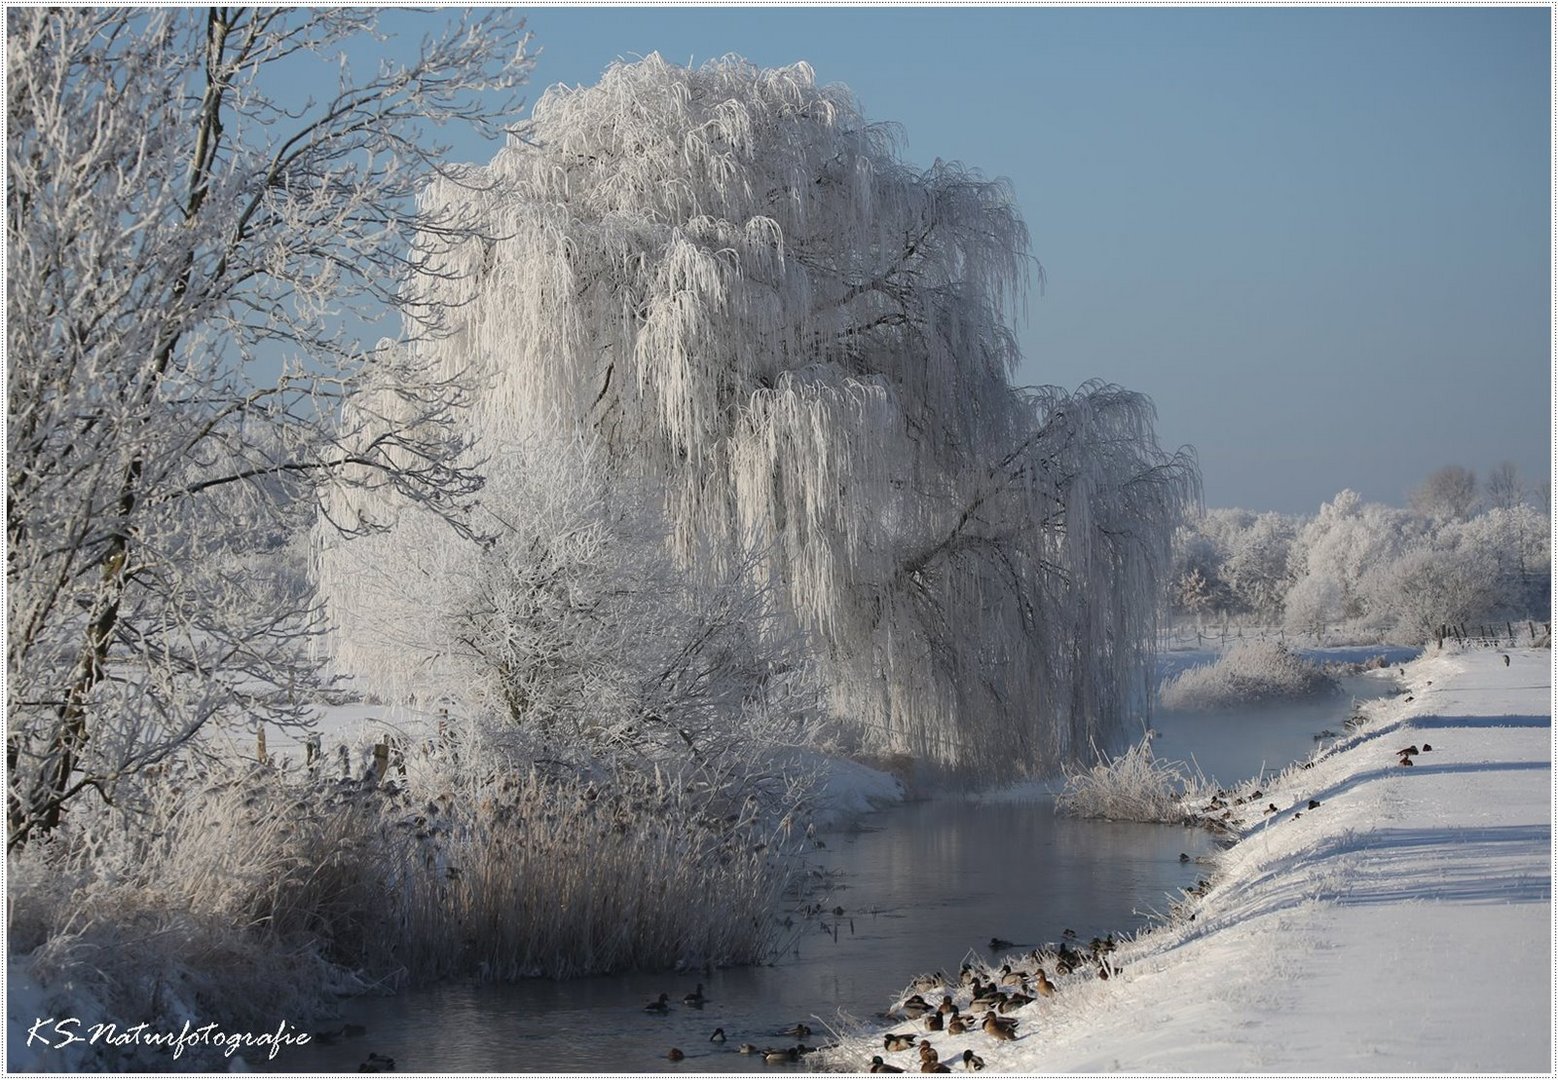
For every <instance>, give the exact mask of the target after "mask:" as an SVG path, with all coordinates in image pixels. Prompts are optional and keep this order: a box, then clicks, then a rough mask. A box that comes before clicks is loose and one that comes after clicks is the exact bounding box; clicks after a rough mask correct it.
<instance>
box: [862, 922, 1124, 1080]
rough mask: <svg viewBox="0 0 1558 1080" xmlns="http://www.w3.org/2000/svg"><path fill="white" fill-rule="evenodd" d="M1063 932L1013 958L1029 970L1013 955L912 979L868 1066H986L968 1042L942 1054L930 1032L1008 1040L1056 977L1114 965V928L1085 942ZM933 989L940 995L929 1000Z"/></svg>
mask: <svg viewBox="0 0 1558 1080" xmlns="http://www.w3.org/2000/svg"><path fill="white" fill-rule="evenodd" d="M1064 937H1065V939H1066V940H1065V941H1063V942H1062V943H1061V944H1059V945H1049V946H1045V947H1043V948H1040V949H1035V950H1033V951H1032V952H1030V953H1028V954H1026V955H1025V956H1023V957H1021V958H1019V959H1018V960H1017V961H1016V962H1017V963H1020V964H1024V965H1026V968H1027V969H1026V970H1024V969H1021V968H1017V967H1014V966H1013V963H1012V962H1011V961H1008V962H1006V963H1003V964H1002V965H1001V966H1000V967H999V968H994V969H992V968H990V967H988V966H980V967H978V968H976V967H975V966H973V965H970V964H965V965H963V968H962V969H961V970H960V971H959V972H958V977H957V979H956V981H955V982H954V981H953V980H949V979H948V978H947V977H946V976H945V975H943V974H941V973H940V972H937V973H936V974H934V975H922V976H920V977H919V978H917V979H915V980H914V983H913V984H912V986H911V987H910V989H911V991H912V993H910V994H909V996H908V997H906V998H904V999H903V1000H902V1001H900V1002H899V1003H898V1004H897V1005H896V1006H895V1007H894V1008H893V1010H892V1011H891V1013H890V1015H892V1016H893V1017H895V1018H897V1019H898V1020H899V1023H897V1024H895V1025H894V1026H893V1027H892V1028H890V1029H889V1030H888V1031H887V1032H886V1033H885V1034H884V1035H883V1036H882V1053H880V1054H876V1055H874V1056H873V1057H872V1058H871V1064H870V1066H869V1067H868V1069H867V1071H868V1072H873V1073H901V1072H905V1071H909V1070H911V1069H912V1068H914V1067H915V1065H916V1062H917V1067H918V1071H919V1072H922V1073H944V1072H951V1071H952V1069H953V1068H954V1067H957V1066H959V1065H961V1066H962V1067H963V1068H964V1069H966V1070H967V1071H969V1072H977V1071H978V1070H980V1069H983V1068H984V1067H985V1062H984V1059H983V1058H981V1057H980V1056H979V1055H978V1054H976V1053H975V1052H974V1050H973V1049H972V1048H968V1049H965V1050H964V1051H963V1052H962V1054H961V1055H954V1056H952V1057H949V1058H943V1057H942V1056H941V1053H940V1051H938V1050H937V1049H936V1047H935V1046H934V1044H932V1043H931V1042H930V1040H929V1038H928V1037H927V1036H928V1035H930V1034H933V1033H938V1032H939V1033H944V1034H946V1035H948V1036H957V1035H964V1034H970V1033H973V1032H976V1031H982V1032H983V1033H984V1034H985V1035H987V1036H989V1037H990V1038H991V1039H993V1040H995V1041H996V1042H1012V1041H1014V1040H1016V1039H1019V1038H1022V1037H1023V1035H1021V1034H1019V1031H1018V1028H1019V1024H1029V1023H1031V1018H1028V1017H1021V1016H1020V1015H1014V1014H1021V1013H1022V1011H1023V1010H1024V1009H1026V1008H1028V1006H1030V1005H1032V1004H1034V1003H1035V1002H1036V1001H1038V1000H1039V999H1040V998H1051V997H1054V996H1055V995H1056V994H1057V993H1058V992H1059V990H1058V988H1057V985H1056V981H1057V980H1059V979H1062V978H1064V977H1065V976H1067V975H1070V974H1072V973H1073V972H1084V973H1090V974H1092V975H1094V976H1095V977H1096V978H1099V979H1108V978H1109V977H1110V975H1111V974H1116V973H1118V971H1119V968H1118V967H1117V966H1116V965H1115V964H1114V962H1113V960H1112V958H1111V955H1110V954H1112V953H1113V952H1114V949H1115V941H1114V936H1113V935H1112V934H1111V935H1110V936H1109V937H1107V938H1094V939H1093V940H1092V942H1091V943H1089V944H1088V945H1083V946H1079V945H1077V944H1075V937H1076V935H1075V934H1074V933H1073V932H1072V931H1070V930H1067V931H1066V932H1065V935H1064ZM1009 945H1010V942H1004V941H1001V940H999V939H992V940H991V942H990V947H991V951H992V952H999V951H1000V950H1001V948H1002V947H1005V946H1009ZM1051 972H1053V976H1052V975H1051ZM937 997H939V998H940V1001H939V1002H935V1003H934V1004H933V1003H932V1002H933V999H935V998H937ZM894 1054H907V1055H911V1056H910V1057H908V1058H904V1059H900V1060H901V1061H902V1064H895V1063H894V1062H893V1061H891V1060H889V1056H890V1055H894Z"/></svg>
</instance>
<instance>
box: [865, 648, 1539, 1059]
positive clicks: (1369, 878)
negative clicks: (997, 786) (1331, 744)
mask: <svg viewBox="0 0 1558 1080" xmlns="http://www.w3.org/2000/svg"><path fill="white" fill-rule="evenodd" d="M1511 661H1512V662H1511V663H1510V664H1509V666H1507V667H1506V666H1505V663H1504V660H1503V659H1502V656H1501V655H1500V654H1499V653H1497V652H1494V651H1481V652H1476V653H1467V654H1461V655H1449V656H1435V657H1429V658H1425V659H1423V660H1419V661H1417V662H1415V663H1414V664H1412V665H1411V666H1410V667H1408V669H1407V674H1406V680H1405V682H1406V685H1407V686H1408V687H1409V688H1410V689H1409V693H1408V694H1407V695H1402V696H1401V697H1396V698H1390V699H1383V700H1381V701H1379V702H1375V703H1372V704H1371V706H1370V715H1371V717H1372V718H1373V719H1372V722H1371V723H1370V724H1368V725H1367V726H1366V727H1365V728H1363V729H1362V730H1361V731H1360V732H1359V733H1358V734H1357V735H1356V736H1354V737H1351V738H1349V739H1347V740H1346V741H1345V742H1344V743H1343V744H1341V745H1339V746H1338V748H1336V750H1335V751H1334V752H1332V753H1329V754H1327V755H1326V756H1324V757H1323V758H1322V759H1320V760H1319V761H1318V762H1317V763H1316V764H1315V765H1314V766H1313V767H1312V768H1309V769H1303V770H1299V769H1295V770H1292V771H1291V772H1289V773H1288V774H1286V775H1285V776H1284V777H1283V778H1282V782H1281V783H1279V785H1278V786H1276V787H1272V788H1268V789H1267V790H1266V791H1264V792H1263V794H1262V797H1261V798H1260V799H1258V800H1257V801H1254V802H1252V803H1250V804H1249V805H1248V806H1245V807H1240V808H1239V809H1240V810H1242V811H1249V813H1248V814H1247V817H1246V822H1245V825H1244V828H1243V830H1242V832H1241V834H1240V839H1239V842H1238V843H1237V844H1236V845H1235V846H1234V847H1233V848H1231V849H1230V850H1229V851H1228V852H1226V853H1225V855H1224V856H1223V858H1222V861H1221V863H1220V865H1219V867H1218V871H1217V873H1216V875H1215V877H1214V880H1213V882H1212V886H1211V888H1209V889H1208V890H1207V892H1206V894H1205V895H1204V896H1203V897H1201V898H1200V899H1199V900H1196V901H1193V902H1192V903H1193V906H1192V907H1190V908H1189V911H1193V912H1194V914H1195V918H1194V921H1189V920H1179V921H1176V922H1175V923H1173V924H1171V925H1169V926H1167V927H1164V928H1163V929H1161V930H1159V931H1158V932H1156V933H1153V934H1150V935H1146V936H1145V937H1144V938H1142V939H1141V940H1140V941H1137V942H1134V943H1131V944H1129V945H1126V946H1122V947H1121V948H1120V949H1119V950H1118V952H1117V953H1116V954H1115V957H1116V959H1117V961H1118V962H1119V963H1121V964H1123V965H1124V970H1123V971H1122V972H1120V973H1118V974H1117V975H1116V976H1115V977H1114V978H1111V979H1109V980H1107V981H1102V980H1099V979H1097V978H1095V977H1093V976H1092V974H1091V973H1089V972H1084V973H1079V974H1076V975H1071V976H1068V977H1066V978H1064V979H1062V980H1060V991H1059V993H1058V994H1057V995H1056V996H1055V997H1054V998H1052V999H1048V1000H1043V999H1041V1000H1040V1001H1038V1002H1036V1003H1035V1004H1033V1005H1030V1006H1028V1007H1026V1008H1024V1009H1023V1010H1021V1011H1020V1012H1019V1013H1018V1014H1017V1015H1018V1017H1019V1019H1020V1020H1021V1021H1022V1023H1021V1027H1020V1031H1021V1032H1022V1037H1020V1038H1019V1039H1018V1040H1017V1041H1015V1042H1000V1043H997V1042H993V1041H992V1040H991V1039H989V1038H988V1037H986V1036H985V1035H984V1034H983V1033H978V1032H976V1033H975V1034H970V1035H963V1036H958V1037H956V1038H953V1037H946V1036H930V1037H931V1038H932V1039H933V1040H934V1042H935V1046H936V1049H937V1051H938V1052H939V1054H940V1056H941V1057H942V1059H943V1060H945V1059H947V1058H956V1057H958V1056H960V1055H961V1054H962V1052H963V1050H964V1049H965V1048H966V1047H971V1048H973V1049H974V1051H975V1052H976V1053H977V1054H980V1055H981V1056H983V1057H984V1058H985V1060H986V1061H987V1062H988V1064H989V1067H990V1069H992V1070H999V1071H1002V1072H1071V1071H1082V1072H1099V1071H1108V1070H1115V1069H1124V1070H1129V1071H1135V1072H1171V1071H1192V1072H1230V1071H1237V1072H1245V1071H1273V1072H1305V1073H1322V1072H1377V1071H1391V1072H1420V1071H1428V1072H1462V1071H1468V1072H1542V1073H1548V1072H1550V1071H1551V1069H1552V1065H1553V1059H1552V1023H1553V1011H1552V959H1553V958H1552V947H1551V940H1552V939H1551V930H1552V888H1551V883H1552V865H1551V858H1550V852H1551V822H1552V805H1551V792H1552V727H1551V723H1552V721H1551V653H1550V652H1548V651H1545V650H1543V651H1523V652H1515V653H1512V654H1511ZM1408 696H1410V698H1411V700H1407V698H1408ZM1424 744H1427V745H1428V746H1431V747H1432V749H1431V750H1426V751H1425V752H1423V753H1420V754H1419V755H1418V756H1417V757H1416V758H1415V759H1414V761H1415V763H1414V764H1413V765H1412V766H1402V765H1400V764H1398V761H1397V751H1399V750H1400V749H1402V748H1404V747H1407V746H1410V745H1417V746H1418V747H1419V748H1420V749H1423V748H1424ZM1311 799H1314V800H1318V801H1319V803H1320V805H1319V806H1318V807H1315V808H1313V809H1310V808H1309V805H1308V804H1309V801H1310V800H1311ZM1268 803H1270V804H1274V805H1275V806H1276V807H1277V811H1276V812H1275V813H1269V814H1267V813H1263V811H1264V810H1265V808H1266V806H1267V805H1268ZM1029 966H1031V965H1029ZM904 1026H905V1025H899V1027H900V1028H903V1027H904ZM877 1045H878V1046H880V1043H879V1042H878V1044H877ZM886 1056H887V1058H888V1060H889V1061H893V1062H894V1063H896V1064H898V1065H900V1066H906V1065H910V1064H911V1063H912V1065H913V1066H917V1065H918V1057H917V1056H915V1055H911V1054H906V1053H895V1054H888V1055H886ZM900 1058H901V1059H903V1060H897V1059H900ZM856 1067H860V1066H856Z"/></svg>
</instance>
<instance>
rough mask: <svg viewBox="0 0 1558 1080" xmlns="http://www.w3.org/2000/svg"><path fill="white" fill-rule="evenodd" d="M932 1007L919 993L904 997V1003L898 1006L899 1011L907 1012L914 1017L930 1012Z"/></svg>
mask: <svg viewBox="0 0 1558 1080" xmlns="http://www.w3.org/2000/svg"><path fill="white" fill-rule="evenodd" d="M930 1008H931V1006H930V1002H928V1001H926V1000H925V999H924V998H922V997H921V996H920V995H919V994H912V995H910V996H909V997H907V998H905V999H904V1002H903V1004H902V1005H900V1006H898V1011H899V1012H903V1013H907V1014H908V1015H909V1017H910V1018H911V1019H912V1018H915V1017H919V1016H923V1015H925V1014H926V1013H928V1012H930Z"/></svg>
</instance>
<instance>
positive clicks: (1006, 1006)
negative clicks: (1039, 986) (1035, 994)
mask: <svg viewBox="0 0 1558 1080" xmlns="http://www.w3.org/2000/svg"><path fill="white" fill-rule="evenodd" d="M1032 1004H1033V998H1031V997H1029V996H1028V995H1027V994H1010V995H1008V996H1007V998H1006V1000H1005V1001H1003V1002H1001V1003H1000V1004H999V1005H997V1006H996V1007H995V1011H996V1012H998V1013H1000V1014H1001V1015H1003V1016H1004V1015H1006V1014H1007V1013H1014V1012H1016V1011H1017V1010H1018V1009H1020V1008H1022V1007H1023V1006H1024V1005H1032Z"/></svg>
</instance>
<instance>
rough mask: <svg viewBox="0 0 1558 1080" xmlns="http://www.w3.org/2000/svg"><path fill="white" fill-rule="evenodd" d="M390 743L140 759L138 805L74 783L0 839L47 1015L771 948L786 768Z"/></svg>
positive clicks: (222, 1014)
mask: <svg viewBox="0 0 1558 1080" xmlns="http://www.w3.org/2000/svg"><path fill="white" fill-rule="evenodd" d="M408 758H409V759H410V760H408V762H407V765H408V770H407V771H408V776H407V777H405V778H403V779H401V778H397V780H398V782H396V783H390V784H384V785H382V786H380V785H375V784H372V783H363V782H354V781H320V780H316V779H312V778H310V777H308V776H307V775H306V774H304V773H303V772H302V771H301V770H286V769H277V768H271V767H261V766H249V767H247V768H244V769H235V770H232V771H230V772H223V773H221V774H217V775H212V774H206V775H197V774H195V773H194V772H192V771H191V772H187V773H181V774H179V775H177V776H164V777H160V778H157V779H156V780H155V781H153V782H151V783H149V784H148V785H147V787H146V788H145V789H144V791H143V796H144V804H143V807H142V811H141V813H140V815H139V816H127V815H126V814H124V813H122V812H120V811H109V810H107V809H97V810H92V811H88V810H87V809H86V808H85V807H82V808H81V809H80V810H79V811H78V812H76V813H74V814H73V815H72V818H71V820H70V822H69V823H68V825H67V826H66V827H65V828H62V829H61V830H59V831H58V832H57V833H56V834H54V835H53V836H51V837H50V838H49V839H48V840H47V841H46V842H44V841H39V842H35V843H33V844H29V845H28V846H27V847H26V848H25V849H23V850H22V851H20V852H18V853H16V854H15V855H13V856H12V857H11V858H10V859H9V860H8V862H9V865H8V870H9V877H10V911H9V924H10V949H11V952H12V954H13V956H16V957H17V958H18V959H19V960H20V962H21V963H22V964H23V965H24V966H25V968H26V969H27V970H28V971H29V972H30V974H32V975H33V976H34V977H36V978H37V980H38V981H39V982H40V983H41V984H42V985H43V986H44V987H45V989H46V991H47V992H49V993H50V994H54V995H65V996H64V997H62V998H60V1001H59V1003H60V1004H61V1006H62V1007H63V1006H64V1005H65V1004H67V1003H68V1004H69V1006H70V1008H71V1009H72V1013H65V1014H62V1015H71V1014H74V1013H75V1012H77V1011H79V1010H81V1009H82V1008H84V1007H90V1008H91V1009H93V1010H94V1011H95V1012H96V1013H97V1014H98V1015H101V1016H102V1017H106V1018H113V1019H116V1020H127V1022H131V1023H134V1022H139V1021H141V1020H146V1021H150V1022H153V1023H154V1025H156V1026H160V1027H166V1026H169V1025H171V1026H174V1027H175V1028H177V1027H178V1026H179V1025H181V1024H182V1022H183V1020H184V1019H186V1018H187V1019H190V1020H193V1021H196V1022H197V1023H206V1022H210V1021H217V1022H220V1023H221V1024H223V1025H224V1026H225V1027H228V1028H231V1029H240V1028H241V1029H250V1030H255V1031H262V1030H272V1029H274V1027H275V1023H276V1018H277V1017H286V1018H288V1019H290V1020H292V1021H293V1022H295V1023H298V1024H300V1025H302V1024H306V1023H307V1022H308V1019H309V1018H310V1017H316V1016H319V1015H320V1014H321V1013H322V1012H323V1011H324V1010H326V1009H327V1008H328V1007H329V1005H330V1002H331V1000H332V998H333V996H335V995H339V994H345V993H354V992H361V991H363V990H365V989H368V988H370V987H372V986H374V985H382V986H386V987H388V986H395V985H400V984H403V983H408V982H422V981H428V980H432V979H436V978H441V977H448V976H467V977H476V978H489V979H512V978H518V977H524V976H531V975H544V976H555V977H565V976H573V975H582V974H589V973H598V972H608V971H614V970H624V969H630V968H633V969H656V968H672V967H683V966H693V965H702V964H739V963H750V962H760V961H764V960H767V959H770V958H771V953H772V950H773V948H774V946H775V944H776V940H775V933H776V925H777V924H776V923H775V920H774V917H773V913H774V911H775V908H776V902H777V901H778V899H779V898H780V896H781V894H782V893H783V891H784V889H785V888H786V886H787V884H788V883H789V881H790V877H791V871H792V862H793V860H791V859H790V858H788V856H787V855H786V852H787V851H789V850H793V849H794V848H795V847H796V846H798V845H799V843H800V842H801V839H802V835H801V834H800V832H799V831H797V832H796V834H795V835H794V837H793V840H792V838H791V836H790V822H791V820H793V819H792V818H791V817H790V816H788V815H787V814H785V813H784V811H785V810H787V809H789V808H791V807H793V797H794V796H796V795H798V793H799V792H798V789H797V787H796V784H795V782H794V781H791V780H788V779H785V778H782V777H765V776H761V775H758V774H755V773H753V772H752V771H751V769H750V768H745V769H743V768H738V767H737V766H736V765H731V766H729V767H726V768H725V769H724V770H723V771H722V770H721V769H720V768H719V767H718V766H717V765H715V764H713V763H706V764H705V765H704V766H703V767H701V768H699V769H697V770H692V769H688V770H684V771H680V772H671V771H666V770H655V769H649V770H644V769H640V768H635V767H633V766H630V765H621V766H616V767H610V766H606V765H597V766H596V767H595V768H594V769H593V770H591V771H589V772H586V773H581V772H579V771H576V770H571V769H569V770H556V771H552V772H547V771H543V769H542V768H541V767H536V766H532V767H530V768H527V769H525V770H524V771H521V770H518V769H515V768H512V767H506V766H505V765H504V764H503V759H502V758H501V757H500V756H498V755H497V754H496V753H495V752H494V751H493V748H491V747H486V746H477V745H474V744H472V743H464V744H458V745H457V744H452V743H450V744H445V745H443V746H440V747H434V748H431V750H430V751H429V753H428V754H427V755H426V756H420V755H408ZM462 758H463V759H464V760H465V761H466V762H467V763H471V762H475V761H482V762H486V763H487V764H485V765H483V766H482V767H481V768H475V767H471V766H470V765H468V766H467V767H463V768H462V767H460V766H459V763H460V761H461V760H462ZM129 1018H133V1019H129ZM305 1029H306V1028H305ZM103 1053H104V1055H105V1056H104V1057H101V1058H99V1059H94V1060H93V1061H92V1062H91V1064H92V1066H93V1067H98V1066H102V1067H111V1068H134V1067H147V1066H149V1067H156V1068H167V1067H168V1065H169V1062H168V1060H167V1057H166V1054H165V1053H163V1054H161V1056H160V1057H156V1056H152V1055H156V1054H158V1053H159V1052H158V1051H153V1050H142V1052H141V1054H142V1056H141V1057H140V1058H134V1057H130V1056H127V1054H126V1052H121V1051H112V1050H106V1049H105V1050H104V1051H103ZM180 1064H183V1065H186V1066H188V1067H199V1066H200V1065H202V1064H203V1065H205V1066H210V1065H211V1064H212V1062H211V1061H209V1060H207V1061H204V1062H201V1061H199V1060H198V1059H196V1060H188V1059H186V1060H185V1061H183V1062H181V1063H180Z"/></svg>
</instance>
